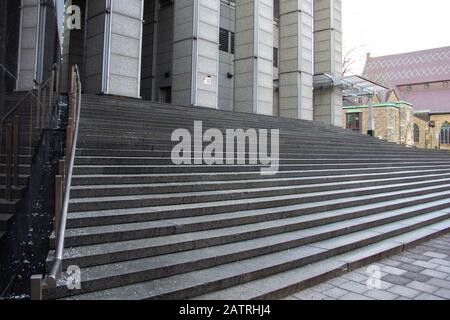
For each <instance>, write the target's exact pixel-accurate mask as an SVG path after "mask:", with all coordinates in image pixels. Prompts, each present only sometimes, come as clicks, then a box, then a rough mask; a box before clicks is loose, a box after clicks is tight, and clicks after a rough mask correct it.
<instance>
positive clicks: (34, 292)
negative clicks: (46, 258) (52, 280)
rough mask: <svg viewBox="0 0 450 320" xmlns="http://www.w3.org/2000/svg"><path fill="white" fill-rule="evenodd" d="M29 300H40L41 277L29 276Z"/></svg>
mask: <svg viewBox="0 0 450 320" xmlns="http://www.w3.org/2000/svg"><path fill="white" fill-rule="evenodd" d="M30 297H31V300H42V275H40V274H38V275H33V276H31V292H30Z"/></svg>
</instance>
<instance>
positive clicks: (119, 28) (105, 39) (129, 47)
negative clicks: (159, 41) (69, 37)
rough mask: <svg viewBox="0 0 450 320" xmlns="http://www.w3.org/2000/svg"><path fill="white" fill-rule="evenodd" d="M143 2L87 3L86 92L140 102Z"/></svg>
mask: <svg viewBox="0 0 450 320" xmlns="http://www.w3.org/2000/svg"><path fill="white" fill-rule="evenodd" d="M143 9H144V0H128V1H121V0H88V3H87V22H86V49H85V62H84V73H85V77H84V81H85V88H84V89H85V91H86V92H89V93H102V94H110V95H119V96H126V97H134V98H140V84H141V57H142V33H143V23H142V19H143V12H144V10H143Z"/></svg>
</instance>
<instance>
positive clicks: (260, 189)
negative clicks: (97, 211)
mask: <svg viewBox="0 0 450 320" xmlns="http://www.w3.org/2000/svg"><path fill="white" fill-rule="evenodd" d="M375 178H378V177H372V179H370V178H369V177H367V176H365V177H363V178H361V177H358V176H357V177H349V176H346V177H344V178H340V179H334V180H335V181H332V180H333V179H332V178H330V177H326V178H324V179H323V180H322V181H320V182H321V183H311V182H310V181H308V180H305V179H304V178H299V179H295V178H288V179H260V180H238V181H217V182H209V183H205V182H196V183H173V184H122V185H85V186H75V187H72V188H71V196H72V199H76V198H93V197H112V196H114V197H120V196H136V195H149V194H156V195H158V194H163V196H164V194H180V196H181V194H182V195H183V196H186V197H189V195H190V194H192V193H195V192H207V191H213V192H214V194H216V193H217V192H218V191H230V192H231V191H232V192H242V193H245V194H246V195H247V196H250V195H251V194H250V192H251V189H254V192H255V193H258V194H259V195H261V196H266V195H267V192H271V191H275V190H279V191H282V190H284V191H286V192H287V193H286V192H283V194H289V193H291V192H292V193H293V192H295V193H299V194H300V193H303V192H305V190H307V192H318V191H327V190H330V191H331V190H338V189H343V188H357V187H363V186H377V185H388V184H392V183H406V182H419V181H425V180H434V179H444V178H450V173H448V174H445V173H442V172H440V173H439V174H434V175H416V176H410V177H408V176H406V177H405V176H401V177H399V178H395V177H392V176H387V177H385V178H383V177H381V178H380V179H375ZM330 180H331V181H330ZM238 190H239V191H238Z"/></svg>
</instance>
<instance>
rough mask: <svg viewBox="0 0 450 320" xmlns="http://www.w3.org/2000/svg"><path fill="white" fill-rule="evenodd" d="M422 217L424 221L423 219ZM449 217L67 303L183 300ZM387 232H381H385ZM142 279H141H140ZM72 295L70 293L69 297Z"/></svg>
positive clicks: (435, 216) (413, 220)
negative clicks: (100, 300)
mask: <svg viewBox="0 0 450 320" xmlns="http://www.w3.org/2000/svg"><path fill="white" fill-rule="evenodd" d="M425 216H426V219H423V218H424V217H425ZM449 216H450V214H449V213H443V212H433V213H430V214H427V215H423V216H422V217H421V218H410V219H406V220H402V221H401V222H394V223H391V224H387V225H384V226H383V227H382V228H379V227H374V228H370V229H367V230H364V231H358V232H353V233H351V234H346V235H344V236H340V237H335V238H334V239H332V240H331V241H319V242H315V243H312V244H310V245H303V246H300V247H297V248H295V249H294V248H291V249H288V250H284V251H279V252H276V253H270V254H265V255H262V256H258V257H254V258H249V259H240V261H237V262H231V263H227V264H222V265H219V266H215V267H210V268H205V269H202V270H197V271H192V272H187V273H183V274H180V275H173V276H169V277H165V278H161V279H156V280H151V281H145V282H139V283H136V284H130V285H122V286H119V287H116V288H112V289H105V290H100V291H95V292H93V293H85V294H80V295H72V296H71V299H81V300H84V299H86V300H88V299H121V300H122V299H123V300H129V299H138V300H142V299H186V298H193V297H195V296H199V295H201V294H205V293H210V292H213V291H216V290H221V289H226V288H229V287H233V286H235V285H238V284H242V283H245V282H249V281H254V280H258V279H262V278H264V277H268V276H271V275H274V274H278V273H281V272H284V271H287V270H290V269H293V268H298V267H302V266H305V265H307V264H310V263H314V262H318V261H320V260H322V259H326V258H328V257H330V256H335V255H339V254H344V253H347V252H349V251H351V250H355V249H359V248H361V247H363V246H367V245H370V244H373V243H376V242H379V241H383V240H386V239H389V238H390V237H395V236H398V235H400V234H402V233H404V232H407V231H411V230H417V229H420V228H425V227H428V226H431V225H433V224H435V223H438V222H442V221H443V220H446V219H448V217H449ZM387 228H388V229H389V231H385V230H386V229H387ZM144 279H145V278H144ZM73 293H74V292H72V294H73Z"/></svg>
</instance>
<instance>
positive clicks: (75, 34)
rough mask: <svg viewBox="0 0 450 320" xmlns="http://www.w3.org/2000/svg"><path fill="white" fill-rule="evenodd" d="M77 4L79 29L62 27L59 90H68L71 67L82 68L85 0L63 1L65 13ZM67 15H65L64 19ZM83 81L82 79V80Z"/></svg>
mask: <svg viewBox="0 0 450 320" xmlns="http://www.w3.org/2000/svg"><path fill="white" fill-rule="evenodd" d="M72 5H73V6H78V7H79V8H80V14H81V29H76V28H75V29H69V28H67V25H66V26H65V28H64V37H63V39H64V40H63V43H62V55H61V79H60V90H61V92H66V93H67V92H69V90H70V82H71V74H72V67H73V66H74V65H78V67H79V70H81V71H82V70H84V68H83V55H84V33H85V28H84V21H85V12H86V0H69V1H66V3H65V9H66V13H67V14H68V15H70V14H72V12H67V9H68V8H69V7H70V6H72ZM68 18H69V17H68V16H67V17H66V20H65V21H67V19H68ZM83 82H84V81H83Z"/></svg>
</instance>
